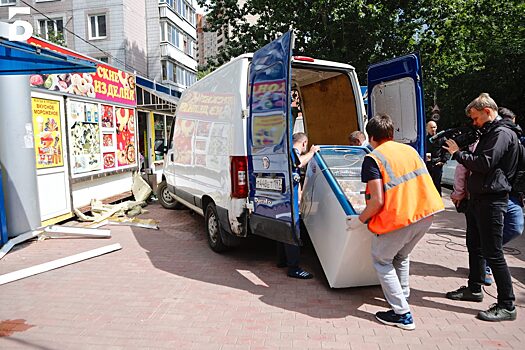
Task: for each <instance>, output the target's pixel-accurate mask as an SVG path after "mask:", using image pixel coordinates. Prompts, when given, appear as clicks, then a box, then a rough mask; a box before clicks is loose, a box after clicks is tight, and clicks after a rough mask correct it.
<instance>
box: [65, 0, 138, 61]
mask: <svg viewBox="0 0 525 350" xmlns="http://www.w3.org/2000/svg"><path fill="white" fill-rule="evenodd" d="M123 1H124V0H73V17H74V18H75V22H74V26H73V28H74V32H75V33H76V34H77V35H79V36H80V37H82V38H84V39H86V40H87V41H88V42H89V43H92V44H94V45H96V46H97V47H98V48H100V49H102V50H103V51H105V52H107V53H109V54H111V55H112V56H113V57H116V59H113V58H111V57H110V58H109V64H111V65H112V66H115V67H117V68H120V69H123V70H128V71H129V70H132V67H130V66H126V64H125V63H126V43H125V40H124V38H125V33H124V7H123ZM127 1H130V0H126V2H127ZM131 1H135V0H131ZM95 14H105V15H106V28H107V29H106V30H107V35H106V37H105V38H103V39H89V35H88V17H89V16H90V15H95ZM89 43H86V42H84V41H82V40H80V39H79V38H75V50H76V51H78V52H81V53H84V54H86V55H88V56H91V57H95V58H101V57H104V56H106V55H105V54H104V53H103V52H101V51H100V50H98V49H97V48H95V47H93V46H92V45H90V44H89Z"/></svg>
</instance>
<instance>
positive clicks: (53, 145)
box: [31, 98, 64, 169]
mask: <svg viewBox="0 0 525 350" xmlns="http://www.w3.org/2000/svg"><path fill="white" fill-rule="evenodd" d="M31 105H32V109H33V132H34V138H35V156H36V167H37V169H44V168H52V167H57V166H62V165H64V159H63V156H62V150H63V147H62V134H61V132H60V130H61V128H60V102H58V101H54V100H46V99H41V98H32V99H31Z"/></svg>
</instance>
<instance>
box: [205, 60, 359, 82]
mask: <svg viewBox="0 0 525 350" xmlns="http://www.w3.org/2000/svg"><path fill="white" fill-rule="evenodd" d="M252 57H253V53H244V54H242V55H239V56H237V57H235V58H232V59H231V60H230V61H229V62H228V63H226V64H223V65H222V66H220V67H219V68H217V69H216V70H215V71H214V72H217V71H220V70H221V69H224V68H226V67H228V66H229V65H231V64H234V63H236V62H237V61H241V60H249V61H250V60H251V59H252ZM294 62H297V63H300V64H301V65H305V66H315V67H324V68H339V69H344V70H349V71H353V70H355V68H354V67H353V66H351V65H349V64H346V63H339V62H334V61H326V60H319V59H314V61H313V62H310V61H302V60H295V59H293V58H292V63H294ZM206 78H207V76H206V77H204V78H202V79H201V80H199V81H197V82H196V84H198V83H199V82H200V81H202V80H205V79H206Z"/></svg>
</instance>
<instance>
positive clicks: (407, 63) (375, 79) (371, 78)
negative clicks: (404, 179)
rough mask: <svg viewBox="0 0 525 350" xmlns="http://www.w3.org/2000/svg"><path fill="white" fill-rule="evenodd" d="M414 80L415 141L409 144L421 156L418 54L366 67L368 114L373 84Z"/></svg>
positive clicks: (422, 133)
mask: <svg viewBox="0 0 525 350" xmlns="http://www.w3.org/2000/svg"><path fill="white" fill-rule="evenodd" d="M406 77H410V78H412V79H413V80H414V85H415V89H416V91H415V95H416V111H417V141H416V142H415V143H413V144H411V146H412V147H414V148H415V149H416V150H417V151H418V153H419V155H420V156H421V157H424V154H425V112H424V110H425V106H424V99H423V82H422V75H421V59H420V58H419V55H418V54H410V55H406V56H402V57H398V58H394V59H392V60H389V61H386V62H381V63H376V64H373V65H371V66H370V67H369V68H368V100H369V103H368V116H369V118H371V117H373V115H372V99H373V96H372V91H373V89H374V86H376V85H378V84H381V83H384V82H388V81H392V80H397V79H401V78H406Z"/></svg>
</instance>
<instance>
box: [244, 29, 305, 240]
mask: <svg viewBox="0 0 525 350" xmlns="http://www.w3.org/2000/svg"><path fill="white" fill-rule="evenodd" d="M291 45H292V33H291V32H287V33H286V34H284V35H283V36H282V37H280V38H279V39H277V40H274V41H272V42H271V43H269V44H268V45H266V46H264V47H263V48H262V49H260V50H258V51H257V52H255V53H254V55H253V59H252V62H251V66H250V78H249V79H250V80H249V95H250V96H249V108H250V113H249V118H248V147H247V148H248V172H249V184H250V193H249V197H250V200H252V201H253V203H254V212H255V213H256V214H258V215H261V216H265V217H267V218H270V219H275V220H276V221H282V222H286V223H287V225H289V224H290V223H292V225H291V226H292V227H294V230H295V226H296V224H297V223H298V221H299V208H298V196H297V193H295V191H296V190H295V189H294V188H293V186H292V185H291V184H292V183H293V182H292V175H291V174H292V169H291V164H290V152H291V150H292V142H291V130H292V123H291V122H290V118H291V115H290V104H291V95H290V78H291V66H290V62H291V56H292V47H291ZM257 178H264V179H265V180H266V179H268V180H267V181H272V180H273V179H277V181H279V179H281V180H280V181H283V186H282V190H281V191H276V190H263V189H261V188H260V187H259V188H257V187H256V184H257ZM290 234H292V232H290ZM276 239H278V237H276Z"/></svg>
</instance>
